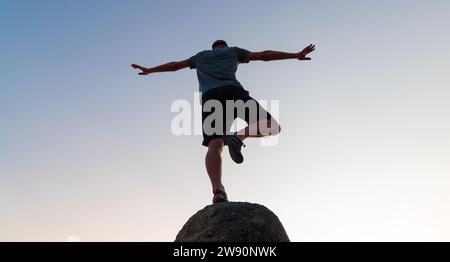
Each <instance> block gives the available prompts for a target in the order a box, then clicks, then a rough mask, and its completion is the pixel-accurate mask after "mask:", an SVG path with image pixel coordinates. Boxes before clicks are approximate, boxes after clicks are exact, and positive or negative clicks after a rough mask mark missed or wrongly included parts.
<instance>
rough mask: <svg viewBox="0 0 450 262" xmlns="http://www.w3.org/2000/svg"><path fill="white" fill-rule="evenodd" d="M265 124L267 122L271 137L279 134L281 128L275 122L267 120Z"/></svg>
mask: <svg viewBox="0 0 450 262" xmlns="http://www.w3.org/2000/svg"><path fill="white" fill-rule="evenodd" d="M267 122H268V127H269V128H270V134H271V135H276V134H279V133H280V132H281V126H280V124H279V123H278V122H277V121H276V120H274V119H269V120H268V121H267Z"/></svg>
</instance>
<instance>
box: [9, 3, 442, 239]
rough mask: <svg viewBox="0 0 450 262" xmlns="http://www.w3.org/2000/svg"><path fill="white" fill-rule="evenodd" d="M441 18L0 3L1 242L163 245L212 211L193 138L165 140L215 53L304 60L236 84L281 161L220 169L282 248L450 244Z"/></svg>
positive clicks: (383, 7)
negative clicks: (273, 113) (271, 120)
mask: <svg viewBox="0 0 450 262" xmlns="http://www.w3.org/2000/svg"><path fill="white" fill-rule="evenodd" d="M449 12H450V3H449V2H448V1H444V0H443V1H438V0H434V1H416V0H408V1H406V0H404V1H402V0H393V1H391V0H389V1H388V0H384V1H382V0H379V1H378V0H372V1H368V0H367V1H364V0H360V1H350V0H343V1H320V0H319V1H249V0H246V1H237V0H233V1H212V0H208V1H203V0H198V1H181V0H179V1H138V0H131V1H118V0H117V1H115V0H111V1H100V0H72V1H69V0H53V1H45V0H41V1H24V0H0V39H1V41H0V120H1V121H0V240H12V241H23V240H29V241H48V240H51V241H65V240H66V239H67V238H71V239H74V238H75V239H81V240H82V241H172V240H174V238H175V236H176V234H177V232H178V230H179V229H181V227H182V225H183V224H184V223H185V222H186V220H187V219H188V218H189V217H190V216H191V215H193V214H194V213H195V212H196V211H198V210H199V209H201V208H203V207H204V206H205V205H208V204H209V203H210V201H211V198H212V194H211V189H210V184H209V180H208V178H207V174H206V171H205V168H204V154H205V153H206V148H205V147H202V146H201V141H202V138H201V136H174V135H172V133H171V130H170V123H171V120H172V118H173V117H174V116H175V114H174V113H172V112H171V111H170V107H171V104H172V102H173V101H175V100H177V99H186V100H188V101H192V102H194V101H193V92H194V91H196V90H197V89H198V83H197V79H196V75H195V71H193V70H189V69H184V70H182V71H179V72H176V73H161V74H155V75H149V76H147V77H142V76H137V75H136V73H137V72H136V71H134V70H132V69H131V68H130V64H131V63H138V64H142V65H146V66H155V65H158V64H160V63H165V62H169V61H174V60H182V59H186V58H188V57H190V56H191V55H193V54H195V53H196V52H198V51H200V50H204V49H209V48H210V45H211V43H212V42H213V41H214V40H216V39H225V40H227V41H228V43H229V44H230V45H232V46H239V47H242V48H246V49H248V50H251V51H262V50H266V49H271V50H281V51H288V52H296V51H300V50H301V49H302V48H303V47H304V46H306V45H307V44H310V43H315V44H316V49H317V50H316V52H315V53H314V54H312V55H311V57H312V58H313V60H312V61H309V62H299V61H295V60H291V61H276V62H251V63H249V64H245V65H241V66H240V68H239V71H238V79H239V80H240V81H241V83H242V84H243V85H244V86H245V88H246V89H248V90H249V91H250V94H251V95H253V96H254V97H255V98H257V99H278V100H279V101H280V102H279V103H280V123H281V126H282V133H281V135H280V137H279V144H278V145H277V146H274V147H261V146H260V143H258V141H248V142H247V144H248V146H247V147H246V148H245V149H244V154H245V155H244V156H245V159H246V161H245V162H244V164H242V165H236V164H234V163H233V162H232V160H231V159H230V158H229V156H228V152H227V151H226V150H225V152H224V156H225V158H224V167H223V169H224V183H225V186H226V188H227V191H228V194H229V196H230V198H231V200H233V201H248V202H256V203H260V204H263V205H266V206H267V207H268V208H270V209H271V210H272V211H274V212H275V213H276V214H277V215H278V217H279V218H280V220H281V222H282V223H283V225H284V226H285V228H286V231H287V233H288V235H289V237H290V238H291V240H293V241H365V240H367V241H415V240H422V241H432V240H433V241H438V240H445V241H450V224H449V223H448V221H450V210H449V209H450V177H449V175H450V135H449V134H450V122H449V119H450V104H449V101H450V88H449V87H450V74H449V72H448V69H449V68H450V29H449V27H448V26H449V24H450V17H449V15H448V14H449Z"/></svg>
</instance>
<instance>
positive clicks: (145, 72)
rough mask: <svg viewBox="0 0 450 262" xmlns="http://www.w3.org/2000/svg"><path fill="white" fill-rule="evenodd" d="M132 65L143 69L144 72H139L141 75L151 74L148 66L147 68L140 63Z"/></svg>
mask: <svg viewBox="0 0 450 262" xmlns="http://www.w3.org/2000/svg"><path fill="white" fill-rule="evenodd" d="M131 67H132V68H134V69H139V70H141V71H142V72H140V73H139V75H141V76H146V75H148V74H150V72H149V70H148V68H146V67H143V66H140V65H136V64H132V65H131Z"/></svg>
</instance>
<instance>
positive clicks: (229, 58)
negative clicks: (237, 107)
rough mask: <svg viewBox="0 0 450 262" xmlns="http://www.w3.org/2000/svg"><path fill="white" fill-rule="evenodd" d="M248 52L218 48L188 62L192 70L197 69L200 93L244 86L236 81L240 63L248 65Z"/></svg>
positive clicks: (196, 56)
mask: <svg viewBox="0 0 450 262" xmlns="http://www.w3.org/2000/svg"><path fill="white" fill-rule="evenodd" d="M248 54H249V51H248V50H245V49H242V48H239V47H226V48H217V49H213V50H205V51H201V52H199V53H197V54H196V55H195V56H192V57H191V58H189V59H188V60H187V62H188V64H189V67H190V68H191V69H194V68H195V69H197V77H198V82H199V87H200V92H206V91H208V90H210V89H213V88H217V87H221V86H227V85H234V86H240V87H242V85H241V84H240V83H239V81H238V80H237V79H236V75H235V73H236V70H237V67H238V64H239V63H248V60H247V56H248Z"/></svg>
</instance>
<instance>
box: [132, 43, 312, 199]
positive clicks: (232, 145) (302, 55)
mask: <svg viewBox="0 0 450 262" xmlns="http://www.w3.org/2000/svg"><path fill="white" fill-rule="evenodd" d="M314 50H315V46H314V45H309V46H307V47H306V48H305V49H303V50H302V51H301V52H298V53H285V52H279V51H263V52H250V51H248V50H245V49H242V48H239V47H228V44H227V43H226V42H225V41H224V40H217V41H215V42H214V43H213V45H212V50H205V51H202V52H199V53H197V54H196V55H195V56H192V57H191V58H189V59H187V60H183V61H178V62H170V63H166V64H163V65H160V66H156V67H152V68H146V67H143V66H140V65H136V64H133V65H132V67H133V68H135V69H139V70H141V72H140V73H139V75H148V74H151V73H156V72H167V71H177V70H180V69H183V68H187V67H189V68H191V69H194V68H195V69H196V70H197V77H198V81H199V86H200V92H202V109H203V110H202V120H203V143H202V144H203V145H204V146H206V147H208V151H207V153H206V157H205V165H206V170H207V172H208V175H209V178H210V180H211V184H212V188H213V194H214V197H213V203H218V202H227V201H228V197H227V194H226V193H225V188H224V186H223V184H222V158H221V153H222V150H223V147H224V145H227V146H228V150H229V153H230V156H231V158H232V159H233V161H235V162H236V163H242V162H243V156H242V154H241V148H242V146H243V145H244V144H243V141H244V140H245V139H246V138H249V137H263V136H267V135H276V134H278V133H279V132H280V130H281V129H280V126H279V124H278V122H277V121H276V120H275V119H273V118H272V117H271V115H270V114H269V113H268V112H267V111H265V109H264V108H262V107H261V106H260V105H259V104H258V102H257V101H256V100H255V99H253V98H252V97H251V96H249V92H248V91H246V90H245V89H244V88H243V87H242V85H241V84H240V83H239V81H238V80H237V79H236V76H235V73H236V70H237V67H238V64H239V63H248V62H250V61H257V60H260V61H273V60H283V59H298V60H311V58H309V57H307V55H308V54H309V53H311V52H313V51H314ZM214 101H217V102H218V104H219V105H220V106H221V107H222V108H221V109H222V113H219V114H218V115H219V116H222V117H219V118H214V121H211V125H210V126H209V127H208V126H207V125H206V122H208V121H210V118H211V116H212V114H214V113H217V112H219V111H217V112H216V110H218V109H217V108H218V107H217V108H216V107H214V109H215V110H212V108H210V107H211V105H210V104H209V102H214ZM227 101H231V102H236V103H234V104H233V107H231V106H230V105H231V103H230V104H228V103H227ZM238 101H241V102H243V103H240V104H239V103H237V102H238ZM247 104H253V105H256V106H255V107H254V108H256V110H250V109H249V108H244V111H242V110H240V109H243V108H242V107H243V105H244V106H245V105H247ZM216 105H217V103H216ZM236 105H238V106H237V107H236ZM238 111H239V112H240V114H239V113H238ZM230 112H231V118H230V117H229V116H230ZM227 117H228V120H234V119H235V118H237V117H239V118H243V119H244V120H245V121H246V122H247V123H248V126H247V127H246V128H244V129H243V130H241V131H238V132H235V133H230V132H229V131H230V127H231V124H232V123H231V122H232V121H226V120H227ZM212 123H214V127H212V125H213V124H212ZM263 127H266V128H265V129H264V128H263ZM212 129H214V130H215V131H216V132H210V131H211V130H212ZM217 130H220V132H217ZM244 146H245V145H244Z"/></svg>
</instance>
